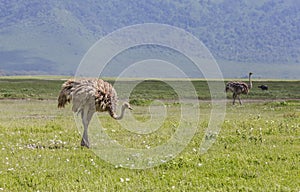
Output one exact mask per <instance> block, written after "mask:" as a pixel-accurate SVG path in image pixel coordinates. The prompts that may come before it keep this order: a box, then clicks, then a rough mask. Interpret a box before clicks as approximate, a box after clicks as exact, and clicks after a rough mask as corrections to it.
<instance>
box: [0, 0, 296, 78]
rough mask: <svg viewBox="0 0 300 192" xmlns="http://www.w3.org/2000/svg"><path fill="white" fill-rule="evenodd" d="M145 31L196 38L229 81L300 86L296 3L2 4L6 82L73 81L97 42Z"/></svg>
mask: <svg viewBox="0 0 300 192" xmlns="http://www.w3.org/2000/svg"><path fill="white" fill-rule="evenodd" d="M140 23H164V24H169V25H172V26H176V27H180V28H183V29H185V30H187V31H188V32H190V33H192V34H193V35H195V36H196V37H197V38H199V39H200V40H201V41H203V43H204V44H205V45H206V46H207V48H208V49H209V50H210V51H211V52H212V54H213V56H214V57H215V58H216V59H217V61H218V63H219V64H220V67H221V69H222V72H223V73H224V76H225V77H241V75H244V74H247V72H248V71H249V70H252V71H254V73H256V74H257V75H258V77H264V78H299V77H298V76H299V75H298V74H299V72H300V69H299V67H298V66H299V64H300V28H299V26H300V25H299V23H300V2H299V1H297V0H287V1H275V0H263V1H261V0H260V1H258V0H255V1H247V0H238V1H234V0H224V1H223V0H211V1H209V0H199V1H193V0H174V1H173V0H172V1H171V0H157V1H146V0H140V1H129V2H128V1H118V0H112V1H104V0H100V1H98V0H90V1H79V0H74V1H58V0H53V1H49V2H41V1H19V0H10V1H6V0H3V1H0V61H1V62H0V74H2V75H12V74H58V75H72V74H74V72H75V70H76V68H77V65H78V64H79V62H80V60H81V58H82V57H83V55H84V54H85V52H86V51H87V50H88V49H89V47H91V46H92V45H93V44H94V43H95V42H96V41H97V40H98V39H100V38H101V37H103V36H105V35H106V34H108V33H110V32H113V31H114V30H117V29H119V28H121V27H125V26H129V25H133V24H140ZM262 66H263V67H262ZM233 69H234V72H232V71H233Z"/></svg>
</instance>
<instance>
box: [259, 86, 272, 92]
mask: <svg viewBox="0 0 300 192" xmlns="http://www.w3.org/2000/svg"><path fill="white" fill-rule="evenodd" d="M258 88H261V90H263V91H264V90H268V89H269V88H268V85H260V86H258Z"/></svg>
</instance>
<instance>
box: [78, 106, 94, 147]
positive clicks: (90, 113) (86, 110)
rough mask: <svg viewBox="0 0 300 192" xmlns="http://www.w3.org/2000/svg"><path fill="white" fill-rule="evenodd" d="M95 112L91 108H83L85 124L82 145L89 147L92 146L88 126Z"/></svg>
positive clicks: (83, 121)
mask: <svg viewBox="0 0 300 192" xmlns="http://www.w3.org/2000/svg"><path fill="white" fill-rule="evenodd" d="M93 114H94V111H92V110H91V109H89V108H84V110H82V112H81V118H82V124H83V128H84V129H83V135H82V139H81V146H84V147H87V148H89V147H90V143H89V137H88V126H89V123H90V121H91V119H92V116H93Z"/></svg>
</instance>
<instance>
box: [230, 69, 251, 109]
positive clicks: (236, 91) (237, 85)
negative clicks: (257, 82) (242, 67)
mask: <svg viewBox="0 0 300 192" xmlns="http://www.w3.org/2000/svg"><path fill="white" fill-rule="evenodd" d="M251 75H252V73H251V72H250V73H249V84H247V83H244V82H236V81H232V82H228V83H227V84H226V89H225V91H226V92H228V91H229V90H230V91H231V92H233V94H232V98H233V102H232V104H233V105H234V104H235V99H236V98H238V100H239V102H240V105H241V104H242V102H241V99H240V94H248V93H249V90H250V89H251V88H252V81H251Z"/></svg>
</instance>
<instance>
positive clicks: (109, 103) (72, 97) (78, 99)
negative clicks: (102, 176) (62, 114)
mask: <svg viewBox="0 0 300 192" xmlns="http://www.w3.org/2000/svg"><path fill="white" fill-rule="evenodd" d="M70 101H72V103H73V106H72V111H73V112H76V113H77V114H78V113H80V114H81V119H82V124H83V127H84V131H83V135H82V140H81V146H85V147H87V148H89V146H90V144H89V139H88V125H89V123H90V120H91V119H92V116H93V114H94V113H95V112H96V111H99V112H103V111H108V113H109V114H110V116H111V117H112V118H114V119H116V120H120V119H122V118H123V115H124V111H125V109H130V110H132V108H131V107H130V105H129V103H127V102H124V103H123V105H122V108H121V115H120V116H118V115H117V114H116V105H117V93H116V91H115V89H114V88H113V86H112V85H111V84H109V83H108V82H105V81H103V80H102V79H80V80H73V79H70V80H67V81H66V82H65V83H63V84H62V87H61V91H60V93H59V96H58V108H63V107H65V105H66V103H70Z"/></svg>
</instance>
